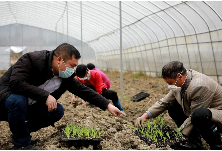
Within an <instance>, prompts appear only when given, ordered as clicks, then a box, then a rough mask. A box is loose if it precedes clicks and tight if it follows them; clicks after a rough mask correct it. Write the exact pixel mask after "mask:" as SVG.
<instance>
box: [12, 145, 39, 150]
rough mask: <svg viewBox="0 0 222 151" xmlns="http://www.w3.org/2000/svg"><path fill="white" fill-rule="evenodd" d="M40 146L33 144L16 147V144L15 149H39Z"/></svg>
mask: <svg viewBox="0 0 222 151" xmlns="http://www.w3.org/2000/svg"><path fill="white" fill-rule="evenodd" d="M38 148H39V146H32V145H28V146H25V147H16V146H14V150H37V149H38Z"/></svg>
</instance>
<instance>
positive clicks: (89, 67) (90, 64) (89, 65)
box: [86, 63, 95, 70]
mask: <svg viewBox="0 0 222 151" xmlns="http://www.w3.org/2000/svg"><path fill="white" fill-rule="evenodd" d="M86 66H87V68H88V69H89V70H92V69H93V68H95V65H94V64H92V63H88V64H87V65H86Z"/></svg>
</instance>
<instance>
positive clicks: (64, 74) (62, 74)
mask: <svg viewBox="0 0 222 151" xmlns="http://www.w3.org/2000/svg"><path fill="white" fill-rule="evenodd" d="M62 61H63V59H62ZM63 63H64V65H65V67H66V64H65V62H64V61H63ZM58 67H59V64H58ZM75 68H76V67H75ZM75 68H74V69H72V68H69V67H66V70H65V71H61V70H60V67H59V77H61V78H69V77H70V76H71V75H72V74H73V73H74V72H75Z"/></svg>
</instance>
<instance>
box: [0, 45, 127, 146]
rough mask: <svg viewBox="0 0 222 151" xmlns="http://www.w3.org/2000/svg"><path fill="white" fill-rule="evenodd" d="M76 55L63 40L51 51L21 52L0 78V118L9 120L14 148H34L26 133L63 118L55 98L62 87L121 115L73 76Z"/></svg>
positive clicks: (77, 52) (62, 110)
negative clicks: (19, 56) (20, 55)
mask: <svg viewBox="0 0 222 151" xmlns="http://www.w3.org/2000/svg"><path fill="white" fill-rule="evenodd" d="M80 57H81V56H80V53H79V51H78V50H77V49H76V48H75V47H74V46H72V45H70V44H67V43H64V44H61V45H60V46H58V47H57V48H56V49H55V50H54V51H47V50H43V51H36V52H30V53H26V54H24V55H23V56H22V57H21V58H20V59H19V60H18V61H17V62H16V63H15V64H14V65H13V66H12V67H10V68H9V69H8V71H7V72H6V73H5V74H4V75H3V76H2V77H1V78H0V120H4V121H8V123H9V127H10V130H11V132H12V135H11V137H12V139H13V141H14V149H27V150H33V149H38V146H32V141H31V136H30V133H31V132H35V131H37V130H39V129H41V128H43V127H47V126H50V125H52V126H54V123H55V122H56V121H59V120H60V119H61V118H62V117H63V114H64V109H63V106H62V105H61V104H59V103H57V101H56V100H58V99H59V98H60V96H61V95H62V94H63V93H64V92H65V91H66V90H68V91H69V92H71V93H73V94H75V95H77V96H79V97H80V98H82V99H83V100H87V101H89V102H90V103H92V104H94V105H96V106H98V107H99V108H101V109H103V110H106V109H108V111H109V112H110V113H111V114H113V115H114V116H119V115H120V114H123V115H125V114H124V113H122V112H121V111H119V110H118V109H117V108H116V107H114V106H113V105H112V104H110V102H109V101H108V100H106V99H105V98H104V97H102V96H101V95H99V94H98V93H96V92H95V91H93V90H92V89H90V88H88V87H86V86H84V85H82V84H81V83H80V82H78V80H76V79H75V78H74V76H75V72H74V70H75V67H76V66H77V65H78V60H79V59H80Z"/></svg>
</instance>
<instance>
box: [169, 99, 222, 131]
mask: <svg viewBox="0 0 222 151" xmlns="http://www.w3.org/2000/svg"><path fill="white" fill-rule="evenodd" d="M168 113H169V115H170V117H171V118H172V119H173V120H174V121H175V123H176V125H177V126H178V127H180V126H181V125H182V124H183V122H184V121H185V120H186V119H187V118H188V117H187V116H186V115H185V114H184V112H183V109H182V107H181V106H180V104H179V103H178V102H177V101H174V102H172V103H170V104H169V105H168ZM211 118H212V113H211V111H210V110H208V109H206V108H198V109H196V110H194V112H193V114H192V116H191V123H192V124H193V126H194V129H197V130H198V131H204V130H208V129H210V128H211V127H213V125H215V124H214V123H213V122H212V121H211ZM218 130H219V131H221V130H220V129H218Z"/></svg>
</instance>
